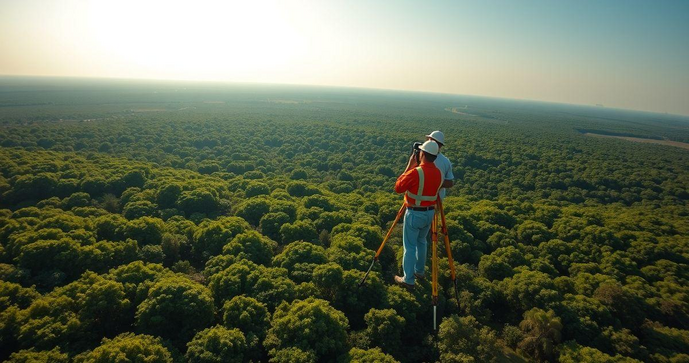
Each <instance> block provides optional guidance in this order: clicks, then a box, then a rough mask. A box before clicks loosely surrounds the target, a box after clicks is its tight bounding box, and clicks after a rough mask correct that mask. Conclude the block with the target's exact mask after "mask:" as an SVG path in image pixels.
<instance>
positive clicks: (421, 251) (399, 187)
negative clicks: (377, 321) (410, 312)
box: [395, 140, 443, 288]
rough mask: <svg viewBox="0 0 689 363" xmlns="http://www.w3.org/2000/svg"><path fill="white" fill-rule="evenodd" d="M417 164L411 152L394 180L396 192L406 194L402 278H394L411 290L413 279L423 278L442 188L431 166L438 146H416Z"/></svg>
mask: <svg viewBox="0 0 689 363" xmlns="http://www.w3.org/2000/svg"><path fill="white" fill-rule="evenodd" d="M419 149H420V151H419V154H420V155H419V161H420V164H417V161H416V157H415V155H414V153H412V155H411V157H410V158H409V163H408V164H407V169H406V170H405V171H404V173H402V175H400V176H399V178H397V182H396V183H395V192H396V193H405V195H404V205H405V206H406V207H407V211H406V213H405V214H404V229H403V231H402V239H403V241H404V243H403V244H404V258H403V259H402V270H404V276H395V282H396V283H398V284H400V285H402V286H404V287H407V288H411V287H413V286H414V281H415V279H417V278H418V279H423V278H424V270H425V267H426V251H427V250H428V240H427V235H428V231H429V230H430V229H431V223H432V222H433V214H434V212H435V211H434V208H435V202H436V199H437V198H438V190H439V189H440V187H441V185H442V181H443V178H442V173H441V172H440V170H439V169H438V168H437V167H436V166H435V164H434V163H433V162H434V161H435V160H436V157H437V155H438V149H439V147H438V144H437V143H436V142H435V141H433V140H428V141H426V142H424V143H423V144H422V145H421V146H420V147H419Z"/></svg>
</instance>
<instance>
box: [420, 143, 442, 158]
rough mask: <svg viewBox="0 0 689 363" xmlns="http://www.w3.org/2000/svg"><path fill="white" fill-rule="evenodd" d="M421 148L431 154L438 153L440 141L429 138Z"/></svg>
mask: <svg viewBox="0 0 689 363" xmlns="http://www.w3.org/2000/svg"><path fill="white" fill-rule="evenodd" d="M419 149H421V150H423V151H425V152H427V153H429V154H431V155H438V143H437V142H435V141H433V140H428V141H426V142H424V143H423V144H421V146H419Z"/></svg>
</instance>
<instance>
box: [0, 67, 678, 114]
mask: <svg viewBox="0 0 689 363" xmlns="http://www.w3.org/2000/svg"><path fill="white" fill-rule="evenodd" d="M2 77H7V78H11V77H15V78H21V77H24V78H64V79H84V80H87V79H90V80H121V81H165V82H197V83H215V84H225V85H264V86H293V87H321V88H334V89H352V90H364V91H385V92H393V93H395V92H396V93H416V94H427V95H442V96H461V97H477V98H487V99H493V100H501V101H519V102H527V103H543V104H549V105H561V106H576V107H584V108H592V109H599V110H611V111H625V112H638V113H646V114H652V115H660V116H676V117H682V118H689V114H676V113H670V112H661V111H649V110H640V109H631V108H619V107H608V106H605V105H602V104H586V103H567V102H556V101H545V100H536V99H529V98H509V97H498V96H487V95H478V94H462V93H448V92H438V91H425V90H411V89H401V88H377V87H361V86H343V85H331V84H306V83H280V82H260V81H254V82H238V81H230V80H213V79H211V80H209V79H189V78H132V77H108V76H65V75H62V76H58V75H42V74H0V78H2Z"/></svg>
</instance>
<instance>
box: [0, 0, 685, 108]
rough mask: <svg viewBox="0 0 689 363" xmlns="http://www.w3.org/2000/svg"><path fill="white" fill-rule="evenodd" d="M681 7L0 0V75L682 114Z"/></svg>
mask: <svg viewBox="0 0 689 363" xmlns="http://www.w3.org/2000/svg"><path fill="white" fill-rule="evenodd" d="M688 37H689V1H567V2H565V1H535V0H533V1H423V2H422V1H310V0H299V1H296V0H295V1H271V0H255V1H244V2H239V1H237V2H233V1H212V0H194V1H174V0H172V1H163V0H148V1H146V0H141V1H134V0H123V1H96V0H93V1H89V0H57V1H41V0H0V53H2V57H0V74H6V75H57V76H88V77H91V76H93V77H126V78H165V79H197V80H215V81H236V82H266V83H292V84H319V85H333V86H354V87H371V88H385V89H404V90H416V91H429V92H443V93H457V94H472V95H483V96H493V97H506V98H517V99H533V100H541V101H550V102H563V103H575V104H588V105H592V104H598V103H600V104H604V105H605V106H609V107H618V108H628V109H637V110H646V111H657V112H669V113H676V114H683V115H689V40H688V39H687V38H688Z"/></svg>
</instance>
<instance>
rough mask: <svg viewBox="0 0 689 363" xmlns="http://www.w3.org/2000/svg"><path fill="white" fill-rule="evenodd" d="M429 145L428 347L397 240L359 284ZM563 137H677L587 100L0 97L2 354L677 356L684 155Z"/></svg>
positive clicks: (180, 86)
mask: <svg viewBox="0 0 689 363" xmlns="http://www.w3.org/2000/svg"><path fill="white" fill-rule="evenodd" d="M437 129H439V130H442V131H443V132H444V133H445V137H446V146H445V147H444V148H443V150H442V151H443V153H444V154H445V155H446V156H447V157H448V158H449V159H450V160H451V161H452V162H453V165H454V174H455V176H456V180H455V186H454V187H452V188H451V189H449V190H448V196H447V198H446V199H445V201H444V206H445V212H446V215H447V224H448V235H449V238H450V240H451V247H452V254H453V257H454V258H455V260H456V268H457V274H458V278H457V283H458V287H459V299H457V298H455V295H454V291H453V285H452V281H451V280H450V275H449V269H448V262H447V258H446V257H445V254H444V252H443V250H442V248H441V249H440V255H441V257H440V262H439V264H440V269H439V270H440V272H441V276H440V301H439V302H438V309H439V310H438V312H439V321H438V323H439V327H438V330H437V331H434V330H433V324H432V323H433V311H432V306H431V286H430V283H429V282H428V281H425V282H421V283H419V284H417V286H416V287H415V288H414V289H413V290H411V291H409V290H407V289H404V288H402V287H399V286H397V285H395V284H394V283H393V276H394V275H395V274H398V273H399V272H400V270H401V261H402V246H401V239H402V232H401V228H400V227H399V226H398V227H397V228H396V229H394V230H393V234H392V237H391V239H390V241H389V242H388V243H387V244H386V247H385V250H384V251H383V253H382V255H381V259H380V261H379V262H380V263H378V264H376V265H375V266H374V270H373V272H372V273H371V275H370V276H369V277H368V279H367V280H366V283H365V284H364V285H363V286H361V287H357V285H358V283H359V281H360V280H361V278H362V277H363V275H364V273H365V271H366V270H367V268H368V266H369V264H370V261H371V259H372V257H373V255H374V253H375V250H376V249H377V248H378V246H379V245H380V243H381V241H382V238H383V235H384V234H385V233H386V232H387V231H388V229H389V228H390V226H391V223H392V221H393V220H394V218H395V215H396V213H397V211H398V209H399V208H400V206H401V203H402V198H401V196H400V195H397V194H395V193H394V192H393V186H394V183H395V180H396V178H397V176H398V175H399V174H400V173H401V172H402V171H403V169H404V166H405V164H406V160H407V159H408V157H409V152H410V147H411V144H412V143H413V142H414V141H423V139H424V135H425V134H427V133H428V132H430V131H432V130H437ZM580 130H599V131H600V132H602V133H606V132H607V133H610V134H619V135H631V136H634V137H641V138H655V139H667V140H673V141H680V142H689V119H688V118H685V117H680V116H672V115H658V114H646V113H636V112H628V111H621V110H611V109H604V108H592V107H583V106H570V105H556V104H541V103H532V102H521V101H510V100H497V99H486V98H478V97H465V96H450V95H435V94H416V93H405V92H386V91H371V90H357V89H334V88H322V87H291V86H267V85H265V86H257V85H253V86H252V85H225V84H198V83H189V82H154V81H149V82H144V81H115V80H111V81H103V80H72V79H33V78H10V77H6V78H2V79H0V360H7V361H9V362H130V361H131V362H250V361H253V362H263V361H269V362H436V361H439V362H525V361H535V362H543V361H551V362H558V361H559V362H639V361H643V362H657V363H664V362H689V268H688V264H689V207H688V202H689V150H685V149H681V148H675V147H671V146H663V145H653V144H642V143H634V142H630V141H625V140H615V139H600V138H592V137H588V136H586V135H584V134H582V133H581V132H580ZM429 264H430V258H429ZM428 268H430V267H428Z"/></svg>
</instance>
